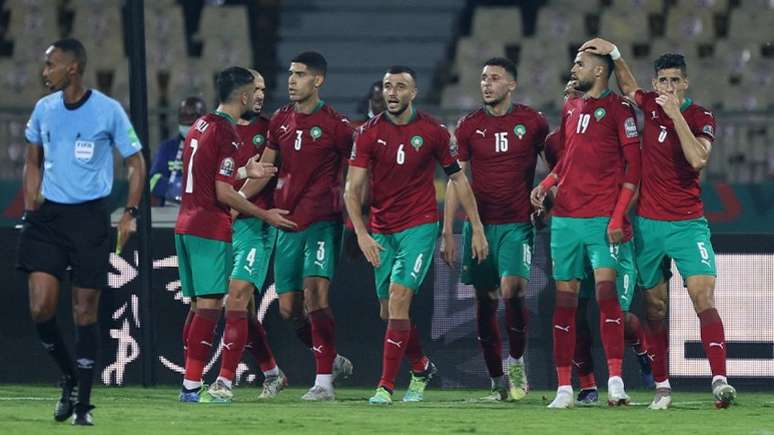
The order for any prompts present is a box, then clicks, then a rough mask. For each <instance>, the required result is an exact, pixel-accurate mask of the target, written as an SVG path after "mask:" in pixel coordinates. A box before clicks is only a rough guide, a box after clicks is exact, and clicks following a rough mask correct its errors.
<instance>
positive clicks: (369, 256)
mask: <svg viewBox="0 0 774 435" xmlns="http://www.w3.org/2000/svg"><path fill="white" fill-rule="evenodd" d="M357 244H358V245H359V246H360V250H361V251H363V255H365V258H366V260H368V262H369V263H371V265H372V266H374V267H379V265H380V264H381V260H380V258H379V252H380V251H384V248H383V247H382V245H380V244H379V243H377V241H376V240H374V238H373V237H371V235H370V234H363V235H358V236H357Z"/></svg>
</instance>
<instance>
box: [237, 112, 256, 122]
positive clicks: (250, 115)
mask: <svg viewBox="0 0 774 435" xmlns="http://www.w3.org/2000/svg"><path fill="white" fill-rule="evenodd" d="M256 116H258V112H256V111H255V110H252V109H251V110H248V111H246V112H245V113H243V114H242V116H240V118H242V119H243V120H245V121H247V122H250V121H252V120H253V119H255V117H256Z"/></svg>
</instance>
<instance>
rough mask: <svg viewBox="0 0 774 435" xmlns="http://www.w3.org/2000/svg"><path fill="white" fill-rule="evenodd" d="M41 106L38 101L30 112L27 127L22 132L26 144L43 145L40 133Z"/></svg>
mask: <svg viewBox="0 0 774 435" xmlns="http://www.w3.org/2000/svg"><path fill="white" fill-rule="evenodd" d="M42 106H43V104H41V102H40V101H38V103H37V104H35V108H34V109H33V110H32V114H31V115H30V119H29V121H27V127H26V128H25V130H24V138H25V139H27V142H29V143H31V144H34V145H39V146H40V145H43V136H42V135H41V132H40V117H41V113H42V112H43V108H42Z"/></svg>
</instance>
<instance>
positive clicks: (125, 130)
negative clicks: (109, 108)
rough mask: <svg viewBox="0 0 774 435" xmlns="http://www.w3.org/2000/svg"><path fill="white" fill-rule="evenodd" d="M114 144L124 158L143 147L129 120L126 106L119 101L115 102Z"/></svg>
mask: <svg viewBox="0 0 774 435" xmlns="http://www.w3.org/2000/svg"><path fill="white" fill-rule="evenodd" d="M113 144H115V146H116V148H118V152H119V153H121V156H122V157H123V158H127V157H129V156H131V155H134V154H136V153H137V152H139V151H140V150H141V149H142V144H141V143H140V139H139V138H138V137H137V133H136V132H135V131H134V127H132V123H131V122H129V117H128V116H126V112H124V108H123V107H121V105H120V104H118V102H117V101H115V102H114V103H113Z"/></svg>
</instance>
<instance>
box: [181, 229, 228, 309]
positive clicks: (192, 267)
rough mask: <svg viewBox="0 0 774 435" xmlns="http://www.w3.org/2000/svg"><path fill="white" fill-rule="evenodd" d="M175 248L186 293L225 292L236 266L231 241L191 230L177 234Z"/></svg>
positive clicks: (189, 295) (200, 294)
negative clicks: (211, 237)
mask: <svg viewBox="0 0 774 435" xmlns="http://www.w3.org/2000/svg"><path fill="white" fill-rule="evenodd" d="M175 251H177V265H178V269H179V270H180V286H181V287H182V289H183V296H185V297H187V298H194V297H198V296H208V295H224V294H226V293H227V292H228V274H229V273H231V268H232V267H233V265H234V263H233V256H232V253H231V243H228V242H224V241H222V240H213V239H205V238H203V237H197V236H193V235H191V234H175Z"/></svg>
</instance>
